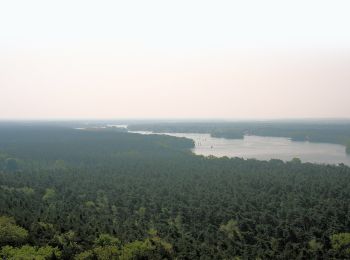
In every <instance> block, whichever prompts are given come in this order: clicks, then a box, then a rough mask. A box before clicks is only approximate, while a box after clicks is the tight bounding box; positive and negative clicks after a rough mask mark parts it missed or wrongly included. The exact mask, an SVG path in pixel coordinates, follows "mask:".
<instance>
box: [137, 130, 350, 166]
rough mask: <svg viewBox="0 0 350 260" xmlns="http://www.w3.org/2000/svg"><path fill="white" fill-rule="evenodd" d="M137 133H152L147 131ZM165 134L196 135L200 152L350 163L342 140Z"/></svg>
mask: <svg viewBox="0 0 350 260" xmlns="http://www.w3.org/2000/svg"><path fill="white" fill-rule="evenodd" d="M134 133H141V134H152V133H151V132H146V131H135V132H134ZM162 134H166V135H171V136H176V137H186V138H190V139H193V140H194V142H195V147H194V149H193V152H194V153H195V154H197V155H204V156H209V155H213V156H217V157H223V156H227V157H240V158H244V159H258V160H270V159H280V160H283V161H290V160H292V159H293V158H299V159H301V161H302V162H312V163H320V164H339V163H344V164H346V165H349V166H350V156H349V155H347V154H346V152H345V146H343V145H338V144H329V143H311V142H296V141H292V140H290V139H288V138H283V137H263V136H245V137H244V139H225V138H215V137H211V136H210V134H198V133H162Z"/></svg>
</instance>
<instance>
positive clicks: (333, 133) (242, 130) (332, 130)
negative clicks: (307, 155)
mask: <svg viewBox="0 0 350 260" xmlns="http://www.w3.org/2000/svg"><path fill="white" fill-rule="evenodd" d="M128 129H130V130H134V131H137V130H143V131H153V132H160V133H161V132H168V133H176V132H177V133H209V134H211V136H213V137H223V138H230V139H241V138H243V137H244V135H259V136H273V137H288V138H291V139H292V140H294V141H310V142H324V143H335V144H342V145H345V146H346V147H347V152H348V153H350V122H349V121H339V122H338V121H312V122H303V121H302V122H300V121H297V122H284V121H271V122H269V121H266V122H263V121H262V122H257V121H254V122H249V121H247V122H177V123H169V122H168V123H166V122H153V123H145V122H143V123H142V122H139V123H131V124H130V125H129V126H128Z"/></svg>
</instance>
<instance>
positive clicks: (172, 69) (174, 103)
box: [0, 1, 350, 120]
mask: <svg viewBox="0 0 350 260" xmlns="http://www.w3.org/2000/svg"><path fill="white" fill-rule="evenodd" d="M348 10H350V3H349V2H348V1H336V2H334V1H307V2H305V1H293V3H281V1H264V2H263V3H262V2H261V1H245V2H244V3H242V2H238V1H236V2H235V1H222V2H219V3H214V2H213V1H177V2H176V3H168V2H164V1H149V2H148V1H147V3H145V2H143V1H130V2H128V3H116V2H114V1H102V2H99V3H97V2H95V4H93V3H92V2H89V1H74V3H72V2H69V1H60V2H59V3H52V2H47V1H30V2H29V1H11V2H6V3H5V2H3V3H1V4H0V32H1V34H0V57H1V58H0V98H1V102H0V120H33V119H34V120H36V119H38V120H46V119H49V120H51V119H57V120H62V119H63V120H71V119H73V120H74V119H101V120H108V119H115V120H118V119H121V120H123V119H219V120H220V119H222V120H245V119H248V120H251V119H257V120H268V119H305V118H307V119H313V118H314V119H348V118H349V117H350V115H349V111H350V102H349V97H350V73H349V71H350V32H349V30H348V28H347V27H348V25H349V24H350V16H349V15H348Z"/></svg>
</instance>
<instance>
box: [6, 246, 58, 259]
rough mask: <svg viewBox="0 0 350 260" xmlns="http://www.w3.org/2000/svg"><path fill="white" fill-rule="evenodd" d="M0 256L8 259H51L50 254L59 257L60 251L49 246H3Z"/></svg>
mask: <svg viewBox="0 0 350 260" xmlns="http://www.w3.org/2000/svg"><path fill="white" fill-rule="evenodd" d="M0 256H1V257H3V258H4V259H8V260H17V259H21V260H33V259H35V260H46V259H49V258H50V259H52V256H55V257H57V258H59V257H60V256H61V252H60V251H59V250H58V248H56V247H55V248H53V247H51V246H44V247H33V246H29V245H25V246H22V247H19V248H15V247H12V246H4V247H2V249H1V251H0Z"/></svg>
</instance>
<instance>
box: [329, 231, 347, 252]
mask: <svg viewBox="0 0 350 260" xmlns="http://www.w3.org/2000/svg"><path fill="white" fill-rule="evenodd" d="M331 243H332V248H333V249H334V250H335V252H336V254H337V255H338V256H339V257H344V258H350V233H339V234H334V235H332V236H331Z"/></svg>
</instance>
